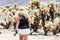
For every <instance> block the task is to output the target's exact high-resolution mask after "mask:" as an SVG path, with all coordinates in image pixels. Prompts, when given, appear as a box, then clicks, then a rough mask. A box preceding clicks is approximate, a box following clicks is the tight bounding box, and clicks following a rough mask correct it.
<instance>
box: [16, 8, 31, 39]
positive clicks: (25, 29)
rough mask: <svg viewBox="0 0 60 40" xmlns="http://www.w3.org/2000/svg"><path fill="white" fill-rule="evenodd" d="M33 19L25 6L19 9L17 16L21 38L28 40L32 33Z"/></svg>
mask: <svg viewBox="0 0 60 40" xmlns="http://www.w3.org/2000/svg"><path fill="white" fill-rule="evenodd" d="M30 27H31V21H30V17H29V15H28V12H27V11H26V9H24V8H20V9H19V15H18V17H17V23H16V30H18V33H19V40H27V37H28V34H29V33H30Z"/></svg>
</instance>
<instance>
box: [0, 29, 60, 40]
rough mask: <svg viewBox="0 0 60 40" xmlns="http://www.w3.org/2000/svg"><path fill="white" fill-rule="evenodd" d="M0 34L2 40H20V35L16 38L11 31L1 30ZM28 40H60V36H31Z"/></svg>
mask: <svg viewBox="0 0 60 40" xmlns="http://www.w3.org/2000/svg"><path fill="white" fill-rule="evenodd" d="M0 32H2V34H0V40H19V36H18V34H17V35H16V36H14V35H13V34H14V32H11V31H10V30H6V29H4V30H3V29H0ZM58 35H60V34H58ZM28 40H60V36H44V35H29V37H28Z"/></svg>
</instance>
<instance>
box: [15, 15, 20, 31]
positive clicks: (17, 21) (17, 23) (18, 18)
mask: <svg viewBox="0 0 60 40" xmlns="http://www.w3.org/2000/svg"><path fill="white" fill-rule="evenodd" d="M19 20H20V17H19V16H18V17H17V19H16V30H17V29H18V25H19V22H20V21H19Z"/></svg>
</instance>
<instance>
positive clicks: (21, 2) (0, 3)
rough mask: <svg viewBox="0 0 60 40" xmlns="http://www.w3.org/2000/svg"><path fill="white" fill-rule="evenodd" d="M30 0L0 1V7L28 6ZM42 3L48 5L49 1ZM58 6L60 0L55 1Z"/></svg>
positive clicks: (45, 0)
mask: <svg viewBox="0 0 60 40" xmlns="http://www.w3.org/2000/svg"><path fill="white" fill-rule="evenodd" d="M29 1H30V0H0V6H5V5H13V4H17V5H21V6H28V3H29ZM42 1H44V2H47V3H49V2H50V1H51V0H42ZM56 2H57V3H58V4H60V0H56Z"/></svg>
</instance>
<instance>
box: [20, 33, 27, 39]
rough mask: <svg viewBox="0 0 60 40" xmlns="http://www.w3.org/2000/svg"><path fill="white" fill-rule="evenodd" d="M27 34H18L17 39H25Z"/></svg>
mask: <svg viewBox="0 0 60 40" xmlns="http://www.w3.org/2000/svg"><path fill="white" fill-rule="evenodd" d="M27 37H28V35H27V34H26V35H21V34H20V35H19V40H27Z"/></svg>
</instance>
